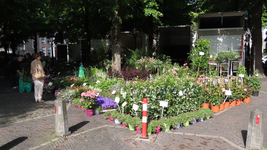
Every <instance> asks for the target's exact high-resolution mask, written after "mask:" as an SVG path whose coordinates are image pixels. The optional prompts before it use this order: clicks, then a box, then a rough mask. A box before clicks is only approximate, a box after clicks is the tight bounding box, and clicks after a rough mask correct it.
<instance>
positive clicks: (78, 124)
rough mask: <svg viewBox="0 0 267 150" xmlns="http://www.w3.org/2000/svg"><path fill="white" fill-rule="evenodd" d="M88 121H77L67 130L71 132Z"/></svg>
mask: <svg viewBox="0 0 267 150" xmlns="http://www.w3.org/2000/svg"><path fill="white" fill-rule="evenodd" d="M88 123H89V121H83V122H80V123H77V124H76V125H74V126H71V127H70V128H69V130H70V132H71V133H73V132H75V131H77V130H79V129H80V128H81V127H83V126H85V125H86V124H88Z"/></svg>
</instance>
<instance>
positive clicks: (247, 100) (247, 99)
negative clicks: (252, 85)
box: [243, 97, 251, 103]
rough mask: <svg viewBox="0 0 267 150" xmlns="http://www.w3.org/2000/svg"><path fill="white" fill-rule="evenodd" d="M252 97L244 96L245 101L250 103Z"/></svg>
mask: <svg viewBox="0 0 267 150" xmlns="http://www.w3.org/2000/svg"><path fill="white" fill-rule="evenodd" d="M250 99H251V97H246V98H244V100H243V102H244V103H250Z"/></svg>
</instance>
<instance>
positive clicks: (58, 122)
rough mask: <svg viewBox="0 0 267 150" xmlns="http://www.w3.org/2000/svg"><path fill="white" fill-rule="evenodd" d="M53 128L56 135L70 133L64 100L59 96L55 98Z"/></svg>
mask: <svg viewBox="0 0 267 150" xmlns="http://www.w3.org/2000/svg"><path fill="white" fill-rule="evenodd" d="M55 129H56V135H57V136H67V135H69V134H70V132H69V124H68V115H67V109H66V101H64V100H63V99H61V98H60V99H57V100H55Z"/></svg>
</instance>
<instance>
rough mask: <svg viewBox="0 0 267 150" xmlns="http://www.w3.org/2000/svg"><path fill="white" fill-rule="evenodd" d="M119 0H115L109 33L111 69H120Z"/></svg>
mask: <svg viewBox="0 0 267 150" xmlns="http://www.w3.org/2000/svg"><path fill="white" fill-rule="evenodd" d="M119 9H120V0H115V10H114V18H113V27H112V33H111V44H112V70H113V71H119V72H120V71H121V45H120V39H119V37H120V31H121V18H120V12H119Z"/></svg>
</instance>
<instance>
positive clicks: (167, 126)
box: [159, 118, 172, 132]
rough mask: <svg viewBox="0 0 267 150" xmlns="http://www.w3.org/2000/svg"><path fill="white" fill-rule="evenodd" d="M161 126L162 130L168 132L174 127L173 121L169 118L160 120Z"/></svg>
mask: <svg viewBox="0 0 267 150" xmlns="http://www.w3.org/2000/svg"><path fill="white" fill-rule="evenodd" d="M159 125H160V126H161V127H162V130H163V131H165V132H167V131H169V130H170V128H171V125H172V120H171V119H169V118H164V119H160V120H159Z"/></svg>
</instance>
